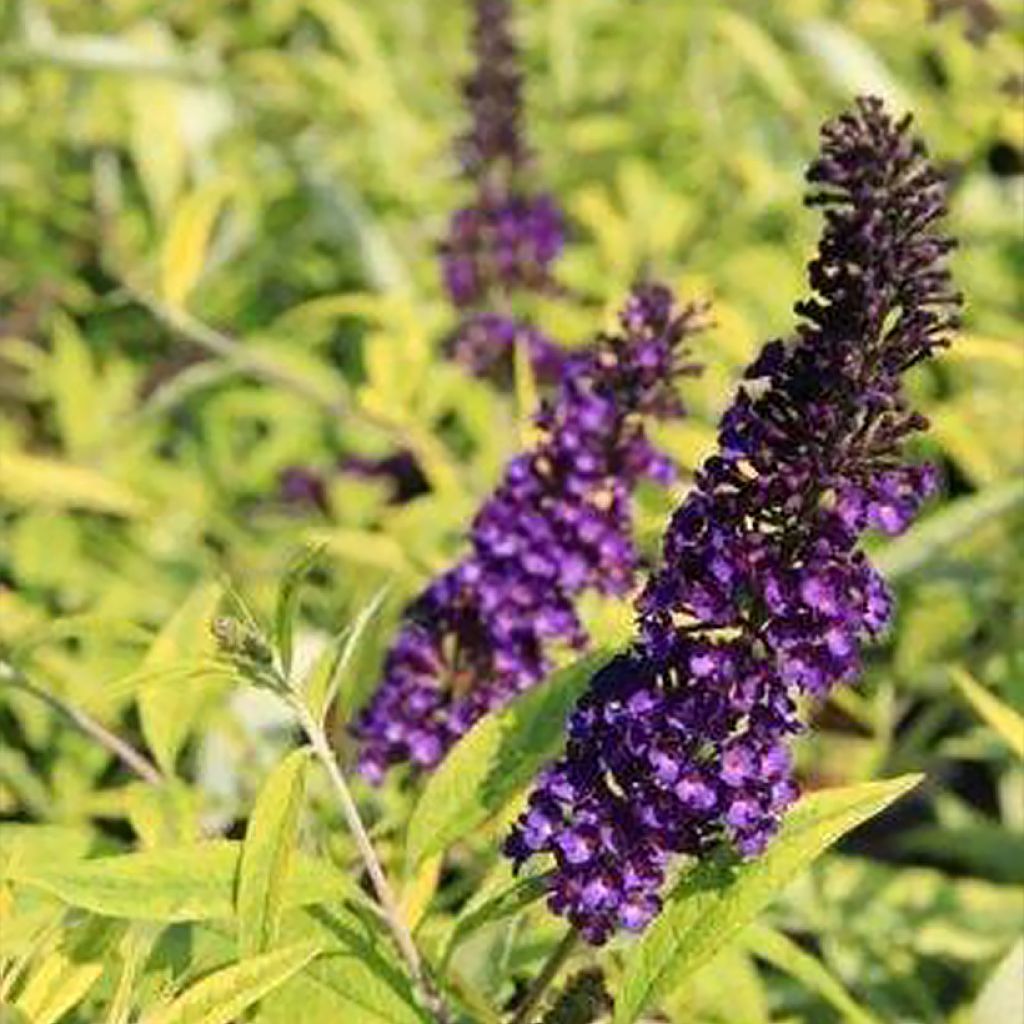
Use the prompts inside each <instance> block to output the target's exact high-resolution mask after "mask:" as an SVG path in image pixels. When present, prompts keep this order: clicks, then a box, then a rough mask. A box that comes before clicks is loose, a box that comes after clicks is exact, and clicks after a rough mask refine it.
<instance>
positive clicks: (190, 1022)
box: [142, 942, 320, 1024]
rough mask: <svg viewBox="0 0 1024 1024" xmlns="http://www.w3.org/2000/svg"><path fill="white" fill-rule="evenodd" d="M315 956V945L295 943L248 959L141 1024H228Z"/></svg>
mask: <svg viewBox="0 0 1024 1024" xmlns="http://www.w3.org/2000/svg"><path fill="white" fill-rule="evenodd" d="M319 952H320V950H319V947H318V946H317V945H316V944H315V943H312V942H299V943H297V944H295V945H294V946H288V947H286V948H285V949H278V950H274V952H272V953H263V954H261V955H260V956H252V957H248V958H246V959H245V960H242V961H240V962H239V963H237V964H232V965H231V966H230V967H225V968H223V969H222V970H219V971H215V972H214V973H213V974H210V975H208V976H207V977H205V978H202V979H201V980H200V981H197V982H196V983H195V984H194V985H192V986H190V987H189V988H187V989H186V990H185V991H184V992H183V993H182V994H181V995H180V996H178V998H177V999H175V1000H174V1002H172V1003H170V1004H168V1005H167V1006H164V1007H163V1008H161V1009H158V1010H156V1011H155V1012H153V1013H150V1014H148V1015H147V1016H146V1017H144V1018H143V1021H142V1024H231V1022H232V1021H235V1020H238V1018H239V1015H240V1014H241V1013H242V1012H243V1011H244V1010H246V1009H247V1008H248V1007H250V1006H252V1005H253V1003H256V1002H258V1001H259V1000H260V999H262V998H263V997H264V996H265V995H267V993H268V992H272V991H273V990H274V989H275V988H277V987H278V986H279V985H281V984H283V983H284V982H286V981H287V980H288V979H289V978H291V977H292V976H293V975H295V974H298V973H299V971H301V970H302V969H303V967H305V966H306V965H307V964H308V963H309V962H310V961H311V960H313V958H314V957H316V956H317V954H318V953H319Z"/></svg>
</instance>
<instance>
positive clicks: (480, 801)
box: [406, 651, 609, 866]
mask: <svg viewBox="0 0 1024 1024" xmlns="http://www.w3.org/2000/svg"><path fill="white" fill-rule="evenodd" d="M608 658H609V654H608V652H607V651H596V652H594V653H591V654H588V655H586V656H585V657H583V658H580V659H579V660H578V661H576V662H574V663H573V664H572V665H570V666H568V667H567V668H564V669H562V670H561V671H559V672H556V673H555V674H554V675H553V676H552V677H551V678H550V679H547V680H545V681H544V682H543V683H542V684H541V685H539V686H537V687H535V688H534V689H532V690H530V691H529V692H528V693H525V694H523V695H522V696H520V697H518V698H517V699H516V700H514V701H513V702H512V703H511V704H509V706H508V707H506V708H505V709H503V710H502V711H500V712H498V713H497V714H493V715H487V716H486V717H485V718H483V719H482V720H481V721H480V722H478V723H477V724H476V725H475V726H474V727H473V729H471V730H470V731H469V732H468V733H467V734H466V735H465V736H464V737H463V738H462V739H461V740H460V741H459V743H457V744H456V745H455V747H454V749H453V750H452V751H451V752H450V753H449V754H448V756H447V757H446V758H445V759H444V761H442V762H441V765H440V767H439V768H438V769H437V771H435V772H434V773H433V774H432V775H431V776H430V779H429V781H428V782H427V785H426V788H425V789H424V790H423V795H422V796H421V797H420V799H419V802H418V803H417V804H416V808H415V810H414V811H413V815H412V820H411V821H410V822H409V837H408V841H407V848H406V853H407V856H408V859H409V863H410V865H412V866H415V865H418V864H419V863H420V862H421V861H422V860H423V859H424V858H426V857H429V856H430V855H431V854H433V853H438V852H439V851H441V850H443V849H445V847H447V846H448V845H449V844H450V843H452V842H454V841H455V840H456V839H458V838H459V837H460V836H464V835H466V834H467V833H469V832H472V831H473V829H475V828H476V827H477V826H478V825H479V824H480V823H481V822H483V821H486V820H487V819H488V818H489V817H491V816H492V815H494V814H496V813H497V812H498V811H500V810H501V809H502V808H503V807H504V806H505V805H506V804H507V803H508V802H509V800H511V799H512V798H513V797H514V796H515V795H516V794H517V793H518V792H519V791H520V790H521V789H522V788H523V787H524V786H526V785H527V784H528V783H529V781H530V779H531V778H532V777H533V775H534V774H535V773H536V771H537V769H538V768H540V766H541V765H542V764H544V762H545V761H548V760H550V759H551V758H552V757H553V756H554V754H556V753H557V751H558V747H559V745H560V744H561V742H562V740H563V738H564V725H565V718H566V715H567V714H568V712H569V709H570V708H571V707H572V706H573V704H574V703H575V701H576V698H577V697H578V696H579V694H580V693H581V692H582V691H583V688H584V687H585V686H586V685H587V682H588V681H589V679H590V677H591V676H592V675H593V674H594V673H595V672H596V671H597V670H598V669H599V668H600V667H601V666H602V665H603V664H604V663H605V662H606V661H607V660H608Z"/></svg>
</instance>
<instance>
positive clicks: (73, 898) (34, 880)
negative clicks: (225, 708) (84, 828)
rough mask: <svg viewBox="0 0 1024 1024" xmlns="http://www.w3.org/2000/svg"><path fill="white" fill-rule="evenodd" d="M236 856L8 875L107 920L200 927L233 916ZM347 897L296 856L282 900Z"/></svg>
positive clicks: (175, 855) (94, 863)
mask: <svg viewBox="0 0 1024 1024" xmlns="http://www.w3.org/2000/svg"><path fill="white" fill-rule="evenodd" d="M241 853H242V847H241V844H239V843H237V842H232V841H228V840H217V841H214V842H207V843H196V844H195V845H191V846H180V847H167V848H165V849H160V850H145V851H142V852H140V853H127V854H123V855H121V856H116V857H98V858H93V859H91V860H84V861H77V862H74V863H70V864H60V863H58V864H51V863H47V862H46V861H37V862H34V863H25V862H23V861H21V862H18V863H15V864H12V865H10V866H9V867H8V870H7V876H8V877H9V878H10V879H11V880H12V881H14V882H19V883H21V884H23V885H31V886H34V887H35V888H38V889H43V890H44V891H46V892H48V893H50V894H51V895H53V896H56V897H57V898H58V899H60V900H63V901H64V902H65V903H67V904H69V905H70V906H73V907H80V908H82V909H83V910H91V911H93V912H94V913H96V914H103V915H105V916H107V917H123V918H128V919H132V920H144V921H146V920H148V921H201V920H208V919H210V918H229V917H231V916H232V914H233V913H234V911H235V890H236V883H237V879H238V868H239V862H240V859H241ZM350 897H351V898H359V890H358V889H357V888H356V886H355V883H354V882H352V881H351V880H350V879H349V878H348V877H347V876H346V875H345V874H343V873H342V872H340V871H339V870H338V869H337V868H335V867H334V866H333V865H331V864H329V863H328V862H326V861H323V860H313V859H311V858H308V857H302V856H300V857H297V858H296V859H295V861H294V863H293V865H292V870H291V872H290V874H289V877H288V879H287V881H286V882H285V884H284V888H283V892H282V894H281V896H280V899H281V900H282V901H283V903H284V904H285V905H286V906H292V907H295V906H305V905H311V904H316V903H326V902H328V901H331V900H335V901H336V900H340V899H346V898H350Z"/></svg>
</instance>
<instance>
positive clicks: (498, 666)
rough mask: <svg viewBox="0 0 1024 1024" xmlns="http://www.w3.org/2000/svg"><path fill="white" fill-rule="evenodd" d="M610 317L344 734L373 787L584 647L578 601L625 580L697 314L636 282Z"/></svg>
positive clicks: (668, 471) (433, 758)
mask: <svg viewBox="0 0 1024 1024" xmlns="http://www.w3.org/2000/svg"><path fill="white" fill-rule="evenodd" d="M621 322H622V330H621V332H620V333H617V334H614V335H610V336H603V337H599V338H598V339H597V341H596V342H595V343H594V345H593V346H592V347H590V348H588V349H587V350H586V351H585V352H583V353H580V354H578V355H576V356H573V357H572V362H571V363H570V365H569V368H568V369H567V371H566V373H565V374H564V375H563V378H562V381H561V384H560V386H559V389H558V391H557V393H556V395H555V396H554V397H553V398H552V399H550V400H548V401H547V402H545V403H544V404H543V405H542V407H541V409H540V411H539V412H538V414H537V416H536V418H535V424H536V427H537V429H538V432H539V434H540V440H539V442H538V444H537V445H536V447H535V448H534V449H533V450H532V451H529V452H525V453H523V454H521V455H519V456H517V457H515V458H514V459H513V460H512V461H511V462H510V464H509V465H508V467H507V469H506V472H505V475H504V478H503V480H502V482H501V484H500V485H499V487H498V488H497V490H496V491H495V493H494V494H493V495H492V496H491V498H490V499H489V500H488V501H487V502H486V503H485V504H484V505H483V507H482V508H481V510H480V512H479V513H478V514H477V516H476V518H475V519H474V521H473V525H472V530H471V537H470V539H471V543H472V548H471V551H470V553H469V555H468V556H467V557H466V558H464V559H463V561H462V562H460V563H459V564H458V565H457V566H455V567H454V568H452V569H451V570H449V571H448V572H446V573H445V574H443V575H442V576H441V577H440V578H438V579H437V580H436V581H434V583H432V584H431V585H430V586H429V587H428V588H427V590H426V591H425V592H424V593H423V594H422V595H421V596H420V597H419V598H418V599H417V600H416V601H415V602H414V603H413V605H412V606H411V608H410V609H409V612H408V617H407V623H406V625H405V626H404V628H403V629H402V631H401V633H400V634H399V636H398V639H397V641H396V642H395V644H394V646H393V647H392V649H391V650H390V652H389V654H388V656H387V659H386V662H385V666H384V676H383V681H382V683H381V685H380V688H379V689H378V691H377V693H376V695H375V697H374V699H373V700H372V701H371V703H370V705H369V707H368V708H367V709H366V710H365V712H364V713H363V714H362V715H361V716H360V717H359V719H358V721H357V723H356V726H355V729H354V732H355V735H356V737H357V738H358V739H359V740H361V741H362V743H363V748H362V756H361V760H360V765H361V768H362V771H363V773H364V774H365V775H366V776H367V777H368V778H370V779H371V780H378V779H380V778H381V777H382V776H383V774H384V773H385V771H386V770H387V768H388V767H389V766H390V765H394V764H398V763H402V762H411V763H412V764H413V765H414V766H415V767H418V768H421V769H423V768H431V767H433V766H434V765H436V764H437V763H438V761H440V759H441V758H442V756H443V755H444V753H445V752H446V751H447V749H448V748H449V747H450V746H451V744H452V743H453V742H454V740H455V739H457V738H458V737H459V736H461V735H462V734H463V733H464V732H465V731H466V730H467V729H468V728H469V727H470V726H471V725H472V724H473V723H474V722H475V721H476V720H477V719H478V718H479V717H480V716H481V715H482V714H484V713H485V712H486V711H488V710H491V709H493V708H496V707H499V706H501V705H502V704H504V703H505V702H506V701H507V700H509V699H510V698H511V697H512V696H514V695H515V694H516V693H519V692H520V691H522V690H524V689H526V688H527V687H529V686H531V685H533V684H534V683H536V682H538V681H539V680H540V679H542V678H543V677H544V675H545V674H546V673H547V672H548V671H549V669H550V667H551V662H550V655H551V650H552V648H553V647H554V646H555V645H556V644H563V645H564V644H567V645H570V646H573V647H577V648H578V647H582V646H584V645H585V644H586V642H587V636H586V633H585V631H584V629H583V626H582V624H581V622H580V620H579V618H578V617H577V614H576V611H575V608H574V599H575V598H576V597H577V596H578V595H579V594H581V593H582V592H584V591H587V590H592V591H597V592H600V593H605V594H624V593H626V592H627V591H628V590H629V589H630V588H631V587H632V585H633V582H634V576H635V570H636V566H637V552H636V549H635V547H634V544H633V538H632V532H633V531H632V525H633V524H632V498H631V495H632V492H633V490H634V488H635V487H636V485H637V483H638V482H639V481H640V480H641V479H643V478H651V479H654V480H657V481H662V482H665V481H668V480H670V479H671V478H672V465H671V463H670V461H669V460H668V459H667V458H666V457H665V456H664V455H663V454H661V453H660V452H659V451H657V450H656V449H655V448H654V447H653V446H652V445H651V443H650V442H649V440H648V439H647V437H646V435H645V432H644V419H645V418H646V417H649V416H650V417H664V416H671V415H679V414H681V412H682V408H681V404H680V401H679V398H678V396H677V394H676V390H675V383H676V380H677V379H678V377H679V376H680V375H681V374H684V373H688V372H693V371H694V367H693V366H692V365H691V364H689V363H688V362H687V361H686V359H685V350H684V346H683V343H684V341H685V340H686V339H688V338H689V337H690V336H692V335H693V334H694V333H695V332H696V331H697V330H698V329H699V328H700V327H701V326H702V325H703V309H702V307H699V306H688V307H685V308H683V309H679V308H677V307H676V305H675V303H674V302H673V300H672V295H671V293H670V292H669V291H668V290H667V289H666V288H663V287H660V286H657V285H646V286H642V287H640V288H638V289H637V290H636V291H635V292H634V293H633V295H632V296H631V298H630V299H629V301H628V303H627V305H626V307H625V309H624V311H623V313H622V316H621Z"/></svg>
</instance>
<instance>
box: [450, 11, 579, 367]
mask: <svg viewBox="0 0 1024 1024" xmlns="http://www.w3.org/2000/svg"><path fill="white" fill-rule="evenodd" d="M474 19H475V20H474V26H473V50H474V54H475V66H474V68H473V71H472V72H471V73H470V74H469V75H468V76H467V77H466V78H465V79H464V80H463V83H462V94H463V99H464V102H465V105H466V109H467V111H468V113H469V115H470V117H469V120H470V124H469V128H468V129H467V131H466V132H465V133H464V134H462V135H461V136H459V138H458V139H457V140H456V146H455V150H456V154H457V156H458V158H459V162H460V163H461V165H462V169H463V173H464V175H465V177H466V178H468V179H469V180H470V181H471V182H472V183H473V184H474V186H475V194H474V196H473V198H472V199H471V200H470V201H469V202H468V203H467V204H466V205H465V206H463V207H462V208H460V209H458V210H456V211H455V213H454V214H453V215H452V217H451V220H450V222H449V225H448V231H447V234H446V236H445V238H444V240H443V241H442V242H441V244H440V246H439V249H440V255H441V272H442V277H443V279H444V286H445V290H446V291H447V293H448V297H449V299H450V300H451V302H452V304H453V305H454V306H455V307H456V308H457V309H459V310H462V311H465V319H464V320H463V322H462V324H461V325H460V326H459V327H458V328H457V329H456V331H455V332H454V336H453V343H452V344H451V346H450V352H451V354H452V356H453V357H454V358H455V359H456V360H457V361H458V362H460V363H462V364H463V365H464V366H465V367H466V368H467V369H468V370H469V371H470V372H471V373H473V374H475V375H477V376H488V377H491V378H496V379H498V380H506V379H507V378H508V377H509V376H510V370H511V365H512V361H511V358H510V355H511V352H512V349H513V346H512V341H514V340H516V339H520V340H523V341H525V342H526V343H527V348H528V353H529V355H530V356H531V357H532V359H533V363H534V370H535V372H536V373H537V376H538V378H539V379H540V380H541V381H542V382H545V383H547V382H555V381H557V379H558V375H559V372H560V370H561V367H562V363H563V361H564V356H563V355H562V353H561V351H560V350H559V348H558V346H557V345H556V344H555V343H554V342H552V341H550V340H549V339H547V338H545V337H543V335H541V334H540V332H538V331H536V330H535V329H534V328H533V327H532V326H531V325H529V324H528V323H526V322H524V321H522V320H521V319H519V318H517V317H514V316H512V315H510V314H509V313H508V312H507V307H509V305H510V303H511V301H512V300H514V299H515V297H516V296H520V295H527V294H530V293H535V294H556V293H557V292H558V291H559V287H558V285H557V283H556V281H555V277H554V273H553V266H554V264H555V262H556V261H557V260H558V258H559V256H560V255H561V253H562V249H563V247H564V245H565V223H564V219H563V217H562V212H561V210H560V209H559V208H558V205H557V203H556V202H555V200H554V199H553V198H552V197H551V196H550V195H548V194H546V193H544V192H538V191H536V190H532V189H531V188H530V187H529V185H528V183H527V182H525V181H524V178H525V176H526V174H525V172H526V171H527V169H528V164H529V163H530V153H529V149H528V147H527V145H526V143H525V142H524V140H523V133H522V120H523V97H522V92H523V89H522V78H523V76H522V72H521V70H520V67H519V47H518V46H517V44H516V40H515V36H514V34H513V31H512V24H511V22H512V4H511V3H510V2H509V0H476V3H475V6H474ZM496 308H500V309H501V310H502V312H501V313H500V314H499V313H497V312H491V311H492V310H495V309H496Z"/></svg>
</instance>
